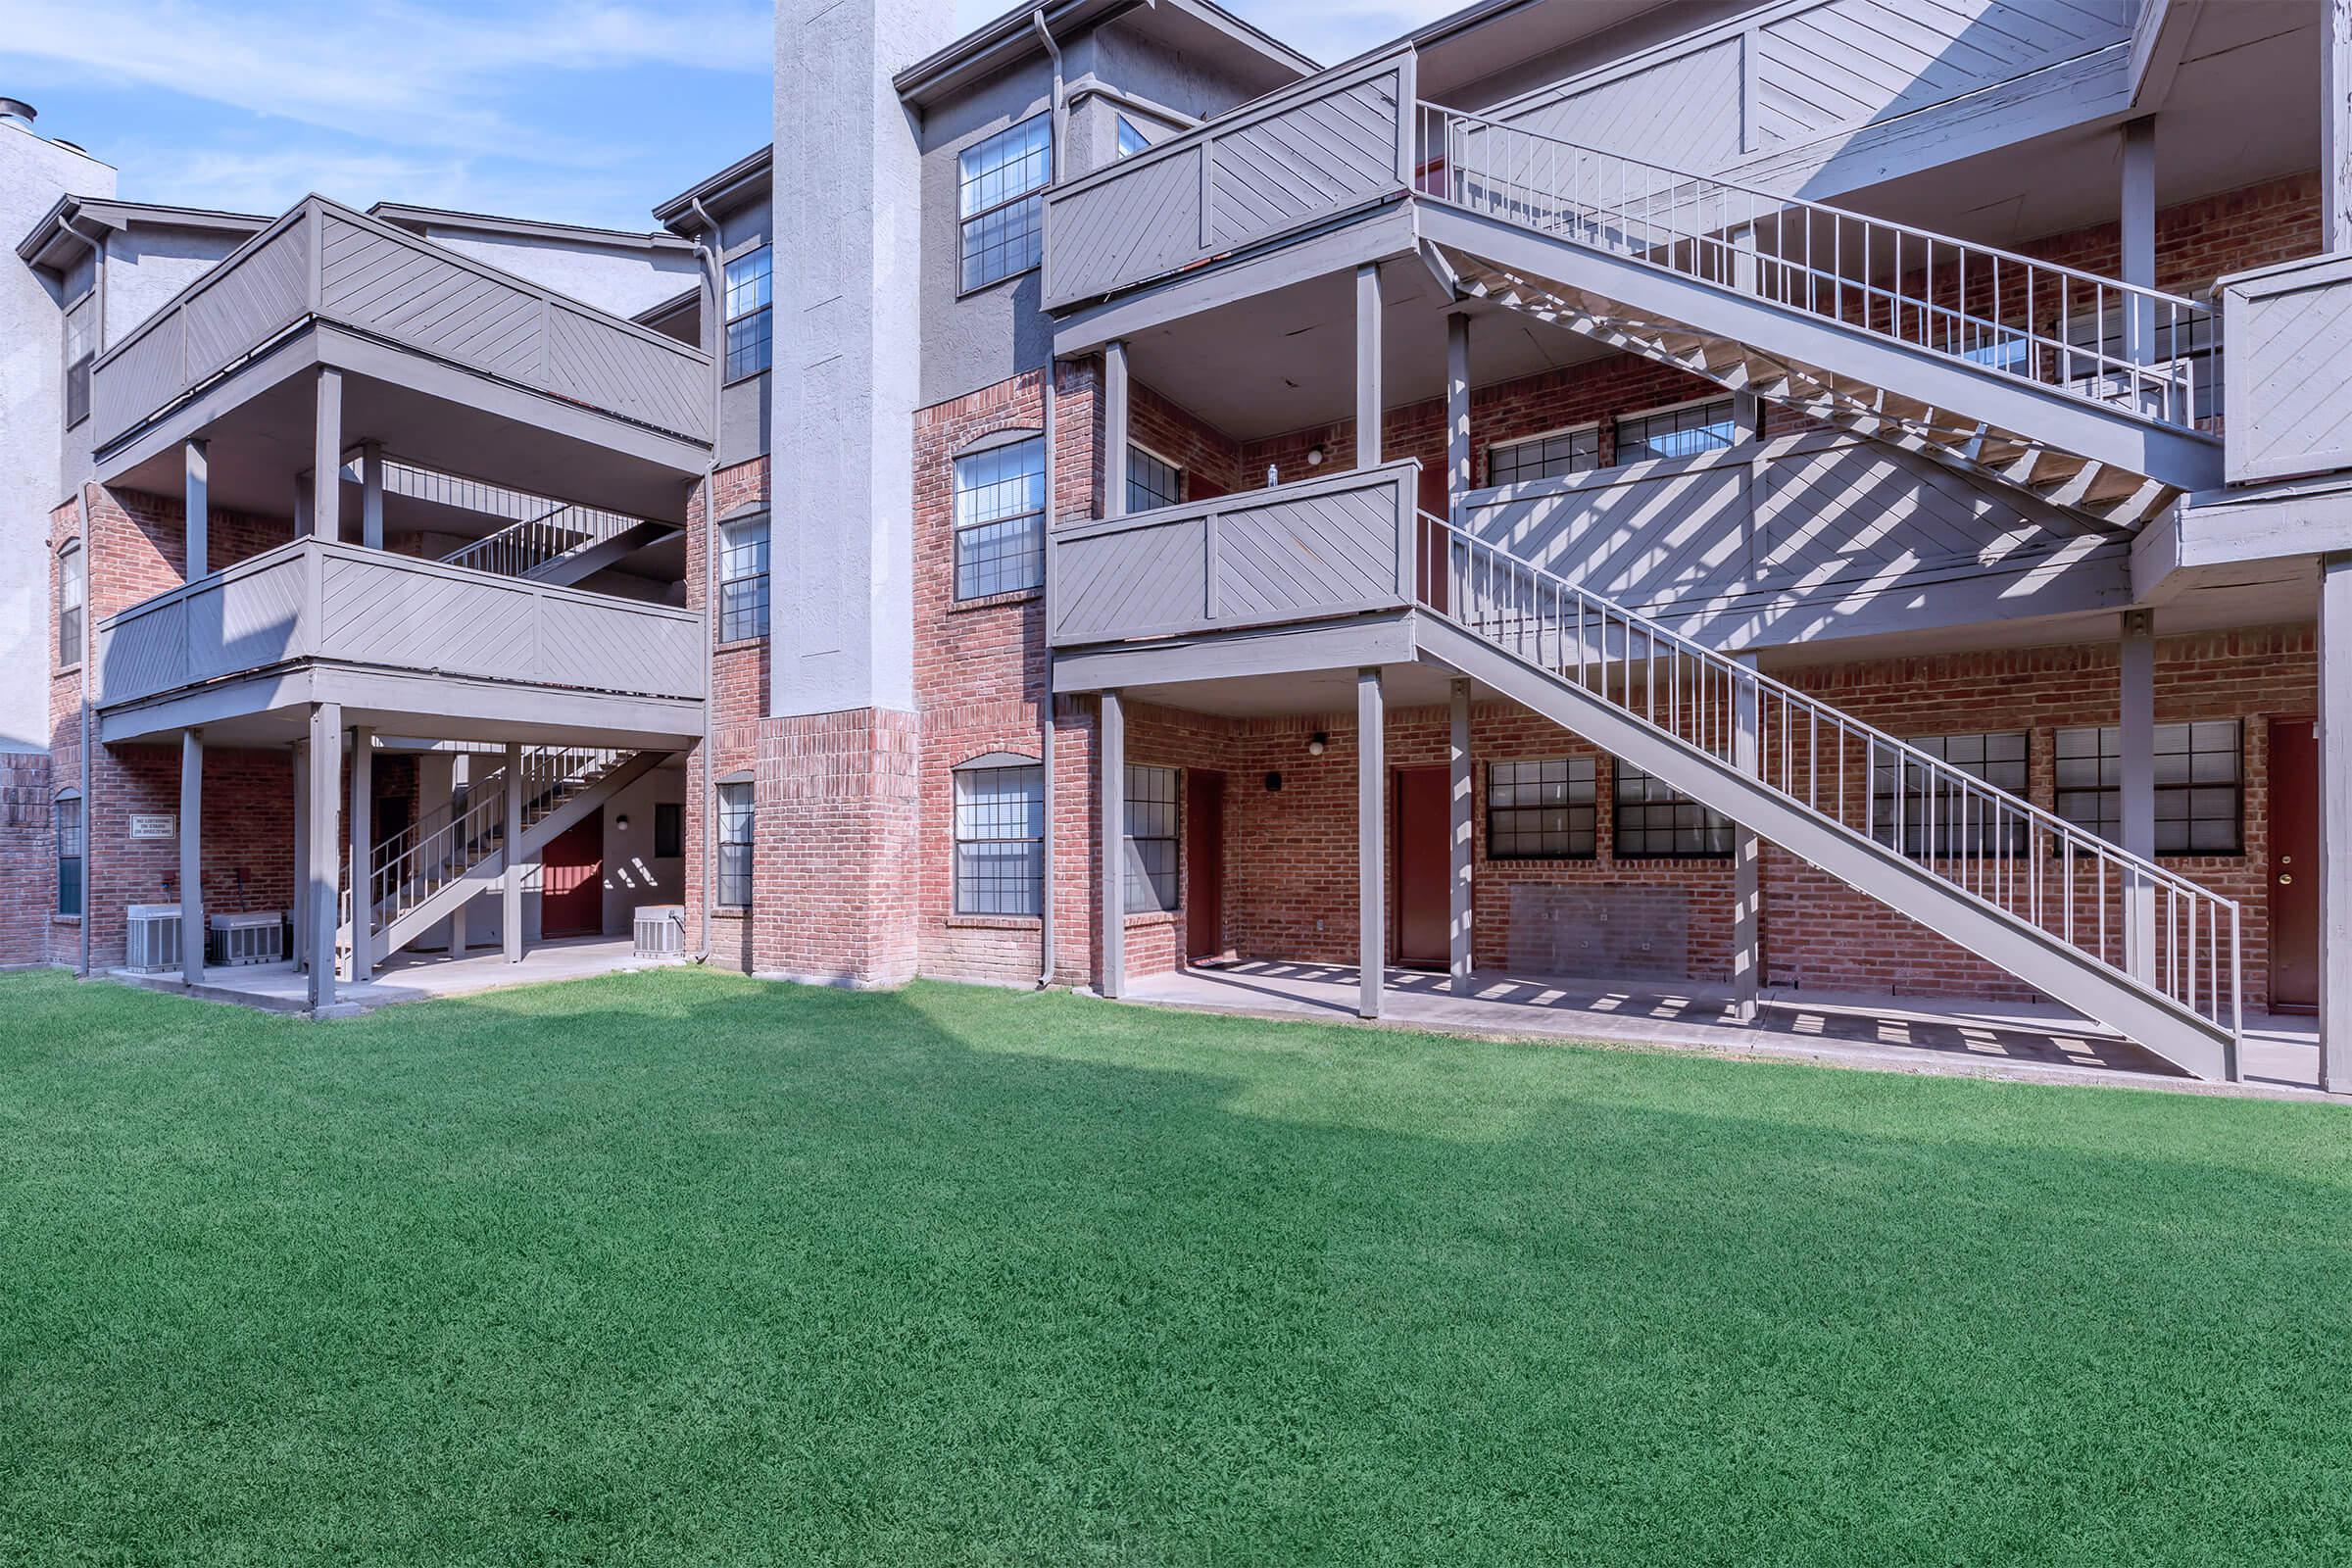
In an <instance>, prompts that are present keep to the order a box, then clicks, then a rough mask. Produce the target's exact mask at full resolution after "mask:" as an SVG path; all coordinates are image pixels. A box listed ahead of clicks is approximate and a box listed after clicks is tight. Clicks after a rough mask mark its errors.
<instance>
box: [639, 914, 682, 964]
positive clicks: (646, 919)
mask: <svg viewBox="0 0 2352 1568" xmlns="http://www.w3.org/2000/svg"><path fill="white" fill-rule="evenodd" d="M631 925H632V929H633V930H634V931H635V933H636V936H637V956H639V957H640V958H683V957H684V956H686V906H684V905H683V904H648V905H644V906H641V907H639V908H638V909H637V911H636V918H635V919H634V920H633V921H632V922H631Z"/></svg>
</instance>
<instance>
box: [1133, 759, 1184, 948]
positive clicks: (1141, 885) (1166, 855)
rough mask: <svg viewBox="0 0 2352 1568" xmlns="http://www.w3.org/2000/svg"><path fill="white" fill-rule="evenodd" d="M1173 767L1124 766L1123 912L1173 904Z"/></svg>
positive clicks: (1174, 836) (1174, 877)
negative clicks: (1124, 873)
mask: <svg viewBox="0 0 2352 1568" xmlns="http://www.w3.org/2000/svg"><path fill="white" fill-rule="evenodd" d="M1176 780H1177V773H1176V769H1174V768H1172V767H1132V766H1131V767H1129V768H1128V769H1127V875H1126V885H1127V906H1126V907H1127V912H1128V913H1129V914H1150V913H1152V912H1153V911H1154V910H1160V909H1173V908H1175V907H1176V801H1177V794H1176Z"/></svg>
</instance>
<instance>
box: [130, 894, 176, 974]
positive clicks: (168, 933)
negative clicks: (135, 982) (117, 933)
mask: <svg viewBox="0 0 2352 1568" xmlns="http://www.w3.org/2000/svg"><path fill="white" fill-rule="evenodd" d="M126 915H127V919H128V943H129V951H128V952H127V953H126V954H125V955H124V957H123V967H124V968H125V969H128V970H130V971H132V972H133V973H134V974H161V973H163V972H164V971H165V970H167V969H176V968H178V967H179V906H178V905H176V904H134V905H132V906H131V907H129V909H128V910H127V911H126Z"/></svg>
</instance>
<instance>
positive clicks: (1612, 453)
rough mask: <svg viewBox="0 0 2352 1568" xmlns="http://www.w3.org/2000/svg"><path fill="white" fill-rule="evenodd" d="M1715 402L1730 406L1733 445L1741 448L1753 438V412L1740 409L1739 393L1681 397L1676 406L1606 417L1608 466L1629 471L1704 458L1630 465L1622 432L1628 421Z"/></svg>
mask: <svg viewBox="0 0 2352 1568" xmlns="http://www.w3.org/2000/svg"><path fill="white" fill-rule="evenodd" d="M1718 403H1729V404H1730V405H1731V406H1732V428H1733V429H1734V430H1735V431H1737V432H1739V433H1738V434H1737V435H1735V436H1734V437H1733V438H1732V443H1731V444H1732V446H1734V447H1738V446H1744V445H1746V444H1747V443H1748V442H1750V441H1753V440H1755V439H1756V425H1755V410H1754V409H1753V408H1752V407H1742V400H1741V399H1740V394H1739V393H1737V392H1731V393H1723V392H1718V393H1716V394H1715V395H1714V396H1712V397H1703V398H1684V399H1683V400H1682V401H1680V402H1678V403H1660V404H1657V405H1655V406H1654V407H1651V408H1646V409H1628V410H1627V411H1626V412H1625V413H1623V414H1618V415H1612V416H1611V417H1610V418H1609V466H1610V467H1612V468H1628V467H1631V466H1633V465H1634V464H1635V463H1688V462H1690V461H1691V459H1692V458H1695V457H1704V456H1705V455H1706V454H1704V453H1696V452H1693V453H1686V454H1684V455H1683V456H1682V457H1679V458H1635V459H1633V460H1631V461H1630V462H1629V461H1628V460H1627V458H1626V455H1625V441H1624V438H1623V436H1622V434H1621V432H1622V431H1623V430H1624V429H1625V426H1626V423H1627V421H1629V420H1633V419H1654V418H1656V417H1658V416H1659V415H1661V414H1680V413H1682V412H1683V411H1684V410H1685V409H1703V408H1709V407H1711V406H1713V405H1715V404H1718ZM1742 416H1744V417H1742ZM1710 450H1714V451H1729V450H1730V448H1729V447H1719V448H1712V449H1710Z"/></svg>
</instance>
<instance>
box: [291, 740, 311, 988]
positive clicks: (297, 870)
mask: <svg viewBox="0 0 2352 1568" xmlns="http://www.w3.org/2000/svg"><path fill="white" fill-rule="evenodd" d="M292 750H293V753H294V909H293V915H294V943H293V946H294V951H293V953H292V954H291V955H289V956H291V957H292V958H293V959H294V961H295V962H296V963H298V964H299V963H301V962H303V961H304V960H305V959H306V958H307V957H308V956H310V951H311V926H310V920H309V918H308V916H309V911H310V907H311V878H310V864H311V748H310V745H309V743H308V742H305V741H296V742H295V743H294V745H293V748H292Z"/></svg>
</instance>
